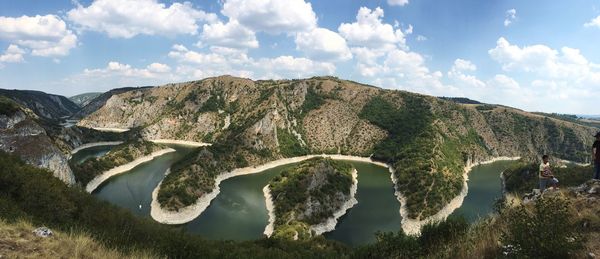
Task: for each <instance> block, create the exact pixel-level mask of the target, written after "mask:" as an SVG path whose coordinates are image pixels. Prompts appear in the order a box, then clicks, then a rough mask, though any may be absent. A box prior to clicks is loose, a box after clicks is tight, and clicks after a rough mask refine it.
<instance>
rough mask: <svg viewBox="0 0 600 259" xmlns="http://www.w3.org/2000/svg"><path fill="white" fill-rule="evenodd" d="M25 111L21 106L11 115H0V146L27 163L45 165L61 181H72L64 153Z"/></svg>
mask: <svg viewBox="0 0 600 259" xmlns="http://www.w3.org/2000/svg"><path fill="white" fill-rule="evenodd" d="M26 114H27V112H26V111H24V110H22V109H21V110H19V111H17V112H16V113H15V114H14V115H12V116H5V115H0V150H2V151H4V152H8V153H13V154H16V155H18V156H19V157H21V159H23V160H24V161H25V162H27V163H28V164H31V165H34V166H38V167H42V168H46V169H48V170H50V171H51V172H53V174H54V176H55V177H57V178H59V179H60V180H62V181H63V182H65V183H67V184H69V185H72V184H74V183H75V177H74V175H73V172H72V171H71V168H70V167H69V163H68V158H67V156H66V155H65V154H64V153H63V152H61V150H60V149H59V148H57V147H56V145H55V144H54V142H53V141H52V139H50V138H49V137H48V136H47V135H46V131H45V130H44V128H42V127H41V126H40V125H38V124H37V123H36V122H35V121H34V120H33V119H31V118H30V117H28V116H27V115H26ZM29 114H31V113H29Z"/></svg>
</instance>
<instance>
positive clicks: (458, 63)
mask: <svg viewBox="0 0 600 259" xmlns="http://www.w3.org/2000/svg"><path fill="white" fill-rule="evenodd" d="M476 70H477V66H475V64H473V63H472V62H471V61H469V60H464V59H460V58H459V59H456V60H455V61H454V65H453V66H452V68H450V71H448V78H450V79H451V80H453V81H454V83H455V84H457V85H458V86H459V87H478V88H481V87H485V83H483V82H482V81H481V80H479V79H477V77H476V76H474V75H471V74H469V73H470V72H475V71H476Z"/></svg>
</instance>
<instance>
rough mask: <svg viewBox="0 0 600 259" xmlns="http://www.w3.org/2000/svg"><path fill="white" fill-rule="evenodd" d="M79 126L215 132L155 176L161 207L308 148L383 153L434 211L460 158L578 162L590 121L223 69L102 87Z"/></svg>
mask: <svg viewBox="0 0 600 259" xmlns="http://www.w3.org/2000/svg"><path fill="white" fill-rule="evenodd" d="M79 125H81V126H86V127H115V128H133V127H140V128H141V134H142V135H143V136H144V137H146V138H149V139H157V138H163V139H181V140H191V141H204V142H213V143H215V145H213V146H212V147H208V148H204V151H202V152H196V153H192V154H191V155H190V156H189V157H188V158H186V159H185V160H184V161H182V162H181V163H178V164H177V165H176V166H175V167H174V168H171V169H172V170H171V174H169V176H167V178H166V179H165V181H163V184H162V185H161V193H159V198H160V197H162V199H161V200H162V201H165V202H166V201H168V203H169V205H167V206H166V207H167V208H170V209H177V208H181V207H182V206H187V205H190V204H191V203H193V202H194V201H195V199H196V198H197V197H201V196H202V195H204V194H205V193H206V191H207V190H211V189H212V187H213V186H212V185H211V183H213V184H214V177H216V175H218V174H219V173H222V172H225V171H227V170H230V169H232V168H236V167H241V166H248V165H257V164H261V163H264V162H266V161H269V160H273V159H277V158H281V157H291V156H298V155H303V154H307V153H341V154H350V155H359V156H370V155H372V156H373V158H375V159H377V160H381V161H384V162H387V163H389V164H391V165H392V166H393V167H394V169H395V177H396V178H397V179H398V181H397V185H396V188H397V189H398V190H399V191H400V192H402V193H404V195H405V196H406V198H407V208H408V210H409V216H410V217H412V218H417V219H420V218H424V217H427V216H429V215H433V214H435V212H436V211H438V210H439V209H441V207H443V206H444V205H445V204H446V203H447V202H448V201H449V200H451V199H452V198H453V197H454V196H456V195H457V194H458V193H459V192H460V190H461V188H462V174H463V168H464V166H465V165H466V164H467V162H468V161H471V162H477V161H482V160H486V159H489V158H492V157H495V156H511V157H512V156H522V157H538V156H540V155H541V154H543V153H548V154H550V155H553V156H555V157H560V158H563V159H568V160H575V161H585V160H586V158H587V155H586V154H587V153H586V152H588V150H587V149H588V148H589V146H591V144H592V137H591V136H592V135H593V133H594V131H595V129H594V128H591V127H587V126H584V125H580V124H577V123H573V122H570V121H564V120H560V119H557V118H552V117H547V116H543V115H537V114H531V113H527V112H524V111H521V110H518V109H514V108H510V107H504V106H496V105H487V104H477V103H474V104H473V103H468V104H463V103H456V102H453V101H450V100H443V99H440V98H436V97H431V96H424V95H419V94H413V93H408V92H404V91H395V90H385V89H380V88H376V87H373V86H367V85H363V84H359V83H355V82H351V81H346V80H340V79H337V78H333V77H315V78H310V79H303V80H277V81H273V80H266V81H252V80H249V79H243V78H235V77H229V76H222V77H215V78H207V79H204V80H201V81H193V82H187V83H179V84H169V85H164V86H160V87H155V88H147V89H136V90H132V91H127V92H124V93H121V94H116V95H113V96H112V97H110V98H109V99H108V100H107V101H106V104H105V105H104V106H103V107H102V108H100V109H98V110H97V111H95V112H94V113H92V114H90V115H89V116H88V117H86V118H84V119H83V120H81V121H80V122H79Z"/></svg>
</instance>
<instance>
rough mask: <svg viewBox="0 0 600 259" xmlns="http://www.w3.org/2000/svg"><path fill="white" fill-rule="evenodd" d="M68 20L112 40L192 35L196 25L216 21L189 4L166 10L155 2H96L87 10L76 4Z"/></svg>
mask: <svg viewBox="0 0 600 259" xmlns="http://www.w3.org/2000/svg"><path fill="white" fill-rule="evenodd" d="M67 17H68V19H69V20H70V21H72V22H74V23H75V24H77V25H79V26H80V28H81V29H83V30H90V31H98V32H103V33H106V34H108V36H109V37H112V38H132V37H134V36H136V35H138V34H146V35H165V36H173V35H177V34H191V35H195V34H196V33H197V30H198V22H199V21H207V22H215V21H216V20H217V16H216V15H215V14H211V13H206V12H204V11H202V10H198V9H195V8H194V7H193V6H192V4H191V3H189V2H184V3H173V4H171V5H170V6H169V7H167V6H166V5H165V4H163V3H159V2H158V1H157V0H128V1H121V0H95V1H94V2H92V3H91V4H90V5H89V6H88V7H84V6H82V5H80V4H78V6H77V7H76V8H74V9H72V10H70V11H69V12H67Z"/></svg>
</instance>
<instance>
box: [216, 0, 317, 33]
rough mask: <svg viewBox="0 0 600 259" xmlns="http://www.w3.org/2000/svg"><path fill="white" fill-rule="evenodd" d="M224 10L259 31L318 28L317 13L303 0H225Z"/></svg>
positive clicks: (290, 30)
mask: <svg viewBox="0 0 600 259" xmlns="http://www.w3.org/2000/svg"><path fill="white" fill-rule="evenodd" d="M221 13H223V14H224V15H226V16H227V17H229V19H233V20H237V21H239V23H240V24H242V25H244V26H246V27H248V28H250V29H251V30H253V31H256V32H258V31H262V32H266V33H270V34H279V33H296V32H302V31H310V30H312V29H314V28H316V27H317V17H316V15H315V12H314V11H313V9H312V6H311V4H310V3H307V2H304V0H226V1H225V3H224V4H223V10H222V11H221Z"/></svg>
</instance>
